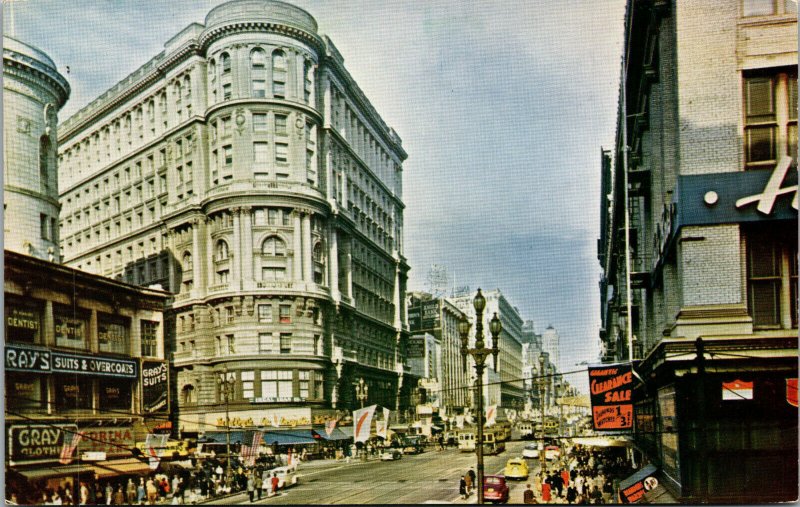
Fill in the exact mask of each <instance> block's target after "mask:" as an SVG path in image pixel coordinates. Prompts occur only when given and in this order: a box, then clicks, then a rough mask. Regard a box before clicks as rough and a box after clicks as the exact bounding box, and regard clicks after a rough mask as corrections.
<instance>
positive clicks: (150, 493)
mask: <svg viewBox="0 0 800 507" xmlns="http://www.w3.org/2000/svg"><path fill="white" fill-rule="evenodd" d="M146 491H147V504H148V505H154V504H155V503H156V498H157V497H158V488H156V484H155V482H153V478H152V477H151V478H150V479H147V486H146Z"/></svg>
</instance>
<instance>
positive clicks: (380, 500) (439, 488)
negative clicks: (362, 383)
mask: <svg viewBox="0 0 800 507" xmlns="http://www.w3.org/2000/svg"><path fill="white" fill-rule="evenodd" d="M526 443H527V442H520V441H516V442H506V451H505V452H503V453H501V454H499V455H497V456H486V457H485V458H484V470H485V473H486V475H491V474H498V473H502V470H503V468H504V467H505V463H506V461H507V460H509V459H510V458H513V457H519V456H521V453H522V448H523V447H524V446H525V444H526ZM475 464H476V459H475V454H474V453H467V452H460V451H458V449H448V450H445V451H436V450H428V451H426V452H424V453H422V454H417V455H407V456H403V457H402V458H401V459H399V460H397V461H380V460H378V459H377V458H373V459H371V460H370V461H367V462H361V461H351V462H350V463H345V462H344V461H339V462H336V461H333V460H323V461H316V462H315V461H311V462H306V463H300V466H299V467H298V480H297V485H296V486H294V487H291V488H289V489H287V490H283V491H281V492H280V494H278V495H276V496H272V497H268V498H266V497H265V498H262V499H261V500H257V499H256V501H255V502H253V503H254V504H261V505H264V504H275V505H294V504H302V505H315V504H316V505H329V504H422V503H476V500H477V493H475V492H473V494H472V495H471V496H470V497H469V498H467V499H466V500H464V499H462V498H461V497H460V496H459V494H458V485H459V480H460V478H461V475H463V474H464V473H466V472H467V470H469V468H470V467H475ZM528 466H529V467H530V473H531V474H533V473H535V472H538V469H539V464H538V461H537V460H535V459H534V460H530V459H529V460H528ZM525 483H526V481H509V486H510V499H509V503H522V494H523V491H524V489H525ZM206 503H207V504H214V505H247V504H250V501H249V498H248V495H247V493H239V494H235V495H231V496H228V497H225V498H216V499H214V500H211V501H208V502H206Z"/></svg>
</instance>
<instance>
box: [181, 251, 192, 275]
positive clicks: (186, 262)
mask: <svg viewBox="0 0 800 507" xmlns="http://www.w3.org/2000/svg"><path fill="white" fill-rule="evenodd" d="M192 268H193V265H192V254H190V253H189V252H186V253H184V254H183V270H184V271H191V270H192Z"/></svg>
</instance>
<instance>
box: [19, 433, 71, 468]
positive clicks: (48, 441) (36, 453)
mask: <svg viewBox="0 0 800 507" xmlns="http://www.w3.org/2000/svg"><path fill="white" fill-rule="evenodd" d="M77 431H78V427H77V425H75V424H66V425H63V426H58V425H54V424H29V425H15V426H11V427H10V428H9V429H8V448H9V452H8V454H9V457H10V459H11V461H12V462H15V463H22V462H26V461H53V460H57V459H58V458H59V456H60V455H61V448H62V447H63V446H64V438H65V436H66V434H68V433H69V434H73V433H76V432H77Z"/></svg>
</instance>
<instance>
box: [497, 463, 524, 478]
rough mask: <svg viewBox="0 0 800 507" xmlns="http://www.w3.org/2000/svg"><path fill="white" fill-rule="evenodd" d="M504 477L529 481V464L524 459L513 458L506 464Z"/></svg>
mask: <svg viewBox="0 0 800 507" xmlns="http://www.w3.org/2000/svg"><path fill="white" fill-rule="evenodd" d="M503 475H505V476H506V478H507V479H527V478H528V463H526V462H525V460H524V459H523V458H511V459H510V460H508V462H506V468H505V469H504V470H503Z"/></svg>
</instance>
